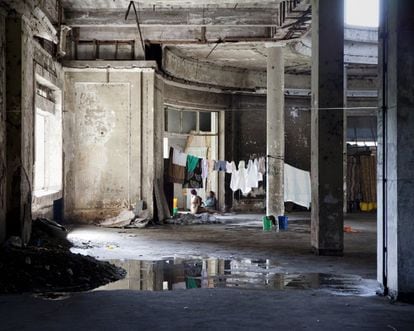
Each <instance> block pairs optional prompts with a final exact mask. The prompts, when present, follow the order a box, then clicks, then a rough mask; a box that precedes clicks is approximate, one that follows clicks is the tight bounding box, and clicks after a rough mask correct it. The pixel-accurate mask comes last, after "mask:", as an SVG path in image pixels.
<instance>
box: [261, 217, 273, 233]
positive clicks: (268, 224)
mask: <svg viewBox="0 0 414 331" xmlns="http://www.w3.org/2000/svg"><path fill="white" fill-rule="evenodd" d="M262 221H263V231H272V220H271V219H270V218H269V217H267V216H263V218H262Z"/></svg>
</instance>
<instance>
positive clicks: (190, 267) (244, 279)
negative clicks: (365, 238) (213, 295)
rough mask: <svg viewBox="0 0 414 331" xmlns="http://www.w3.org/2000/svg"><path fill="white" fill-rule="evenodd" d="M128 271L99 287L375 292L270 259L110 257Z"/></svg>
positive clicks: (367, 285)
mask: <svg viewBox="0 0 414 331" xmlns="http://www.w3.org/2000/svg"><path fill="white" fill-rule="evenodd" d="M109 262H111V263H113V264H115V265H117V266H120V267H122V268H124V269H125V270H126V271H127V276H126V278H125V279H122V280H120V281H117V282H114V283H111V284H108V285H105V286H102V287H100V288H98V290H118V289H130V290H148V291H163V290H178V289H191V288H217V287H221V288H224V287H226V288H230V287H231V288H247V289H269V290H271V289H274V290H289V289H319V290H323V291H328V292H329V293H332V294H336V295H358V296H370V295H375V290H376V281H374V280H368V279H362V278H361V277H359V276H354V275H332V274H323V273H305V274H294V273H289V274H287V273H281V272H280V269H279V268H278V266H277V264H274V263H272V261H270V260H250V259H243V260H223V259H216V258H206V259H181V258H166V259H163V260H158V261H147V260H109Z"/></svg>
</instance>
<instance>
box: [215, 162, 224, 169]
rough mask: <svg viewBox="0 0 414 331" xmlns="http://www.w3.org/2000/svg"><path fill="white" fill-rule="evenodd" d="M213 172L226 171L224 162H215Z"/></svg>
mask: <svg viewBox="0 0 414 331" xmlns="http://www.w3.org/2000/svg"><path fill="white" fill-rule="evenodd" d="M214 170H215V171H226V161H216V165H215V166H214Z"/></svg>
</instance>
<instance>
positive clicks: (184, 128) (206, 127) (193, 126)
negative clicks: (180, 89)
mask: <svg viewBox="0 0 414 331" xmlns="http://www.w3.org/2000/svg"><path fill="white" fill-rule="evenodd" d="M217 114H218V113H217V112H197V111H184V110H175V109H166V111H165V131H167V132H170V133H178V134H190V133H198V134H203V133H206V134H217V132H216V130H215V127H216V126H215V125H214V121H215V120H216V119H217V118H218V115H217Z"/></svg>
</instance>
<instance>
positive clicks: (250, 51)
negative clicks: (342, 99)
mask: <svg viewBox="0 0 414 331" xmlns="http://www.w3.org/2000/svg"><path fill="white" fill-rule="evenodd" d="M168 49H169V50H170V51H172V52H173V53H175V54H176V55H178V56H180V57H183V58H187V59H196V60H197V61H200V62H207V63H210V64H219V65H221V66H230V67H236V68H240V69H253V70H265V69H266V58H267V50H266V45H265V43H263V42H262V43H225V44H208V45H179V46H168ZM284 57H285V66H286V68H287V69H288V70H289V69H294V70H295V71H304V70H309V68H310V57H308V56H305V55H300V54H298V53H297V52H296V51H295V50H294V49H293V47H290V45H287V47H285V53H284Z"/></svg>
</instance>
